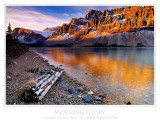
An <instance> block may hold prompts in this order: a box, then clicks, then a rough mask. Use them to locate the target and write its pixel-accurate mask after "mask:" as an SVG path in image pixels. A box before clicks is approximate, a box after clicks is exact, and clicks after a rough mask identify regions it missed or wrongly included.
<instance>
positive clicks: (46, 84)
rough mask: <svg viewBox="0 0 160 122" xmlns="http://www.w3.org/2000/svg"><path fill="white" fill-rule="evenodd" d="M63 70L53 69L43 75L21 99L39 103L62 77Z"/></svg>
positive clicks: (24, 92)
mask: <svg viewBox="0 0 160 122" xmlns="http://www.w3.org/2000/svg"><path fill="white" fill-rule="evenodd" d="M62 73H63V69H61V68H59V67H53V68H51V70H47V71H46V72H45V73H44V74H43V75H41V76H40V77H38V78H37V79H36V80H35V81H34V82H35V83H36V84H35V85H34V86H31V87H30V88H29V89H28V90H25V91H23V93H22V94H21V97H22V99H23V100H25V101H39V100H41V99H42V98H43V97H44V96H45V95H46V93H47V92H48V91H49V90H50V88H51V87H52V85H53V84H54V83H55V82H56V81H57V79H58V78H59V77H60V76H61V75H62Z"/></svg>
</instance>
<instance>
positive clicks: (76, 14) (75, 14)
mask: <svg viewBox="0 0 160 122" xmlns="http://www.w3.org/2000/svg"><path fill="white" fill-rule="evenodd" d="M71 16H72V17H74V18H79V17H84V16H85V14H83V13H80V12H78V13H72V14H71Z"/></svg>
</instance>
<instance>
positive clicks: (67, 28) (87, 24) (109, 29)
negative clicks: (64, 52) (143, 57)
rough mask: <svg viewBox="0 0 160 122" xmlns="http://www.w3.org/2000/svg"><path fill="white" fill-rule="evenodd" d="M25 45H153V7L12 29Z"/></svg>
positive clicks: (99, 13) (127, 9)
mask: <svg viewBox="0 0 160 122" xmlns="http://www.w3.org/2000/svg"><path fill="white" fill-rule="evenodd" d="M12 35H16V36H18V37H19V39H20V41H21V42H24V43H45V45H46V46H73V47H78V46H154V6H128V7H124V8H115V9H112V10H108V9H106V10H105V11H103V12H102V11H99V10H93V9H91V10H89V11H88V12H87V13H86V15H85V16H84V18H72V19H71V20H70V22H69V23H64V24H62V26H57V27H51V28H45V29H44V30H43V31H34V30H29V29H23V28H16V29H14V31H13V33H12Z"/></svg>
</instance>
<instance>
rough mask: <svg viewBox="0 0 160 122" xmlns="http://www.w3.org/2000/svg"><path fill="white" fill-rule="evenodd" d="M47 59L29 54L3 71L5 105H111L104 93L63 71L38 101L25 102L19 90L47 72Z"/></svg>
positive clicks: (48, 66)
mask: <svg viewBox="0 0 160 122" xmlns="http://www.w3.org/2000/svg"><path fill="white" fill-rule="evenodd" d="M52 67H53V65H50V64H49V63H48V61H47V60H44V59H43V58H42V57H40V56H39V55H37V54H36V53H34V52H32V51H28V52H26V53H25V54H24V55H21V56H20V57H18V58H16V59H14V60H12V62H11V64H10V65H8V66H7V67H6V68H7V69H6V104H7V105H102V104H105V105H107V104H111V103H110V102H109V101H107V100H106V98H105V94H103V93H96V92H95V91H94V90H92V89H91V88H89V87H87V86H86V85H85V84H82V83H81V82H79V81H77V80H76V79H74V78H71V77H70V76H68V75H67V74H66V72H64V73H63V74H62V76H61V77H60V78H59V79H58V80H57V82H56V83H55V84H54V85H53V86H52V88H51V89H50V90H49V92H48V93H47V94H46V95H45V97H44V98H43V99H42V100H41V101H39V102H29V103H28V102H25V101H23V100H21V98H20V92H19V91H20V89H21V88H22V87H23V86H24V85H25V84H27V83H28V82H29V81H31V80H32V79H34V78H36V77H38V76H39V75H41V74H42V73H43V72H44V71H45V70H49V69H50V68H52Z"/></svg>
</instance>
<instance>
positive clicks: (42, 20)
mask: <svg viewBox="0 0 160 122" xmlns="http://www.w3.org/2000/svg"><path fill="white" fill-rule="evenodd" d="M68 22H69V19H68V20H66V19H60V18H57V17H53V16H49V15H45V14H42V13H40V12H36V11H30V10H20V9H15V8H9V7H6V24H7V25H8V23H11V25H12V28H15V27H24V28H28V29H34V30H43V29H44V28H46V27H54V26H59V25H62V24H63V23H68Z"/></svg>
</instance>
